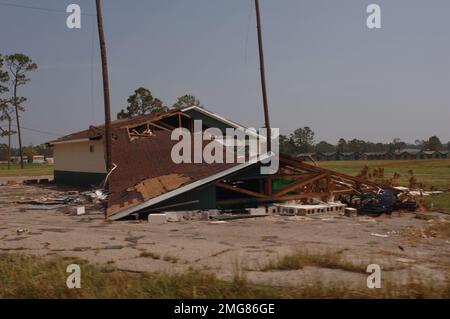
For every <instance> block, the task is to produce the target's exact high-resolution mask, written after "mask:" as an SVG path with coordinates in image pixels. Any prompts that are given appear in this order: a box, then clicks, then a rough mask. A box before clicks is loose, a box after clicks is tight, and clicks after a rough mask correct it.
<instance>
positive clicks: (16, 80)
mask: <svg viewBox="0 0 450 319" xmlns="http://www.w3.org/2000/svg"><path fill="white" fill-rule="evenodd" d="M18 81H19V79H18V74H17V72H16V73H14V108H15V110H16V123H17V134H18V136H19V154H20V168H21V169H23V150H22V135H21V133H20V116H19V106H18V105H17V99H18V97H17V85H18ZM10 129H11V128H10ZM9 132H10V134H11V131H9Z"/></svg>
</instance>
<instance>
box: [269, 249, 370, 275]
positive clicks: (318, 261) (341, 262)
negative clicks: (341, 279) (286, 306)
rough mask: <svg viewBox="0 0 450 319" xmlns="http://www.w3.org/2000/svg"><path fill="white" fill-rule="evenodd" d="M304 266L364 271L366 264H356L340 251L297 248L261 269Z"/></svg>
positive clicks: (292, 268)
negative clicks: (316, 250) (312, 250)
mask: <svg viewBox="0 0 450 319" xmlns="http://www.w3.org/2000/svg"><path fill="white" fill-rule="evenodd" d="M305 266H315V267H320V268H328V269H341V270H345V271H351V272H357V273H366V266H367V265H364V264H362V263H359V264H356V263H354V262H351V261H348V260H346V259H345V258H344V256H343V255H342V253H341V252H332V251H326V252H309V251H308V250H297V251H295V252H294V253H293V254H290V255H285V256H282V257H279V258H277V259H275V260H272V261H270V262H269V263H268V264H267V265H265V266H264V267H262V269H261V270H262V271H270V270H297V269H303V268H304V267H305Z"/></svg>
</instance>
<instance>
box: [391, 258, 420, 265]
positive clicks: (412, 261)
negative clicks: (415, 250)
mask: <svg viewBox="0 0 450 319" xmlns="http://www.w3.org/2000/svg"><path fill="white" fill-rule="evenodd" d="M396 261H398V262H401V263H405V264H412V263H415V262H416V261H415V260H414V259H408V258H397V259H396Z"/></svg>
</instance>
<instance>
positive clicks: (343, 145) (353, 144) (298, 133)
mask: <svg viewBox="0 0 450 319" xmlns="http://www.w3.org/2000/svg"><path fill="white" fill-rule="evenodd" d="M406 148H415V149H420V150H424V151H442V150H450V142H448V143H447V144H446V145H444V144H443V143H442V142H441V140H440V139H439V137H437V136H431V137H430V138H428V139H427V140H416V141H415V143H414V144H408V143H406V142H403V141H401V140H400V139H399V138H394V139H393V140H392V142H390V143H374V142H370V141H364V140H360V139H356V138H355V139H351V140H345V139H343V138H340V139H339V141H338V142H337V144H335V145H333V144H331V143H328V142H326V141H320V142H318V143H316V142H315V133H314V131H313V130H312V129H311V128H310V127H308V126H305V127H303V128H298V129H296V130H295V131H294V132H293V133H291V134H289V135H280V152H282V153H286V154H291V155H298V154H303V153H315V152H322V153H329V152H341V153H343V152H359V153H365V152H395V151H397V152H398V151H401V150H403V149H406Z"/></svg>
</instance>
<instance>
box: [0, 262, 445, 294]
mask: <svg viewBox="0 0 450 319" xmlns="http://www.w3.org/2000/svg"><path fill="white" fill-rule="evenodd" d="M72 263H75V264H78V265H79V266H80V267H81V289H68V288H67V286H66V280H67V276H68V275H69V274H68V273H67V272H66V268H67V266H68V265H69V264H72ZM361 280H362V281H363V282H365V280H366V277H365V276H364V275H362V277H361ZM0 282H1V283H2V284H1V285H0V298H157V299H169V298H175V299H193V298H216V299H222V298H232V299H235V298H251V299H258V298H263V299H264V298H285V299H287V298H449V297H450V283H449V281H448V280H447V281H443V282H439V283H434V282H431V281H417V280H416V281H411V282H410V283H409V284H407V285H404V284H399V283H396V282H391V281H388V280H384V281H383V287H382V289H367V288H364V289H363V288H359V289H356V288H349V287H348V286H347V285H346V283H334V284H326V283H323V282H321V281H317V282H315V283H314V284H313V285H308V286H301V287H300V286H299V287H281V286H268V285H259V284H254V283H251V282H249V281H248V280H247V279H246V278H245V276H244V275H239V276H234V277H233V280H231V281H225V280H221V279H218V278H217V277H216V276H214V275H213V274H209V273H205V272H200V271H194V270H191V271H187V272H184V273H177V274H168V273H142V274H136V273H129V272H123V271H118V270H116V269H114V268H112V266H108V267H99V266H94V265H91V264H89V263H87V262H86V261H83V260H79V259H74V258H63V257H52V258H51V259H49V258H42V257H29V256H22V255H0Z"/></svg>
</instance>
